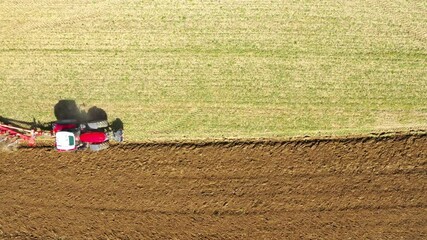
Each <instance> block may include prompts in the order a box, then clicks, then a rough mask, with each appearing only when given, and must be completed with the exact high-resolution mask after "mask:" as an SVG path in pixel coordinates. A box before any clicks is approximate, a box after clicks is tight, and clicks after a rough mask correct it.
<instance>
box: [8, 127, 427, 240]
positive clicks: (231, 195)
mask: <svg viewBox="0 0 427 240" xmlns="http://www.w3.org/2000/svg"><path fill="white" fill-rule="evenodd" d="M426 188H427V136H426V135H425V134H424V135H412V136H409V135H405V136H402V135H400V136H399V135H398V136H390V137H383V138H368V137H365V138H349V139H332V140H326V139H325V140H296V141H282V142H281V141H252V142H213V143H208V142H204V143H163V144H162V143H146V144H126V145H117V146H114V147H112V148H110V149H109V150H107V151H104V152H98V153H90V152H77V153H58V152H55V151H54V150H51V149H50V148H37V149H20V150H19V151H15V152H1V153H0V196H1V197H0V238H4V239H151V238H154V239H301V238H312V239H333V238H338V239H348V238H350V239H366V238H368V239H427V191H426V190H427V189H426Z"/></svg>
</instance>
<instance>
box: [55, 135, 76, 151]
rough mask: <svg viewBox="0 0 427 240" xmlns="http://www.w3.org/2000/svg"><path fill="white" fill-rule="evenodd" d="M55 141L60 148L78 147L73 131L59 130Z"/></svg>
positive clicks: (70, 148) (71, 148)
mask: <svg viewBox="0 0 427 240" xmlns="http://www.w3.org/2000/svg"><path fill="white" fill-rule="evenodd" d="M55 141H56V148H57V149H58V150H63V151H69V150H73V149H75V148H76V137H75V136H74V134H73V133H71V132H65V131H61V132H57V133H56V135H55Z"/></svg>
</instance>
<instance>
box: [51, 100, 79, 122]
mask: <svg viewBox="0 0 427 240" xmlns="http://www.w3.org/2000/svg"><path fill="white" fill-rule="evenodd" d="M54 114H55V117H56V119H57V120H59V121H61V120H77V121H80V120H81V118H82V113H81V111H80V109H79V107H78V106H77V104H76V102H75V101H74V100H60V101H59V102H58V103H57V104H56V105H55V107H54Z"/></svg>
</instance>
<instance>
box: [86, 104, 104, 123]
mask: <svg viewBox="0 0 427 240" xmlns="http://www.w3.org/2000/svg"><path fill="white" fill-rule="evenodd" d="M107 119H108V117H107V113H106V112H105V110H104V109H102V108H99V107H96V106H95V107H91V108H89V110H88V111H87V121H88V122H99V121H107Z"/></svg>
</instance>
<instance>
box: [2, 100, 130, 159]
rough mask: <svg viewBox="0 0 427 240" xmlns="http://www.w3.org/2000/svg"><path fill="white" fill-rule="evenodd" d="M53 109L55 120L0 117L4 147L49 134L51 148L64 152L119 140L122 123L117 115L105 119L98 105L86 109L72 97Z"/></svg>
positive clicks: (32, 143)
mask: <svg viewBox="0 0 427 240" xmlns="http://www.w3.org/2000/svg"><path fill="white" fill-rule="evenodd" d="M54 113H55V117H56V118H57V121H53V122H48V123H40V122H36V121H35V120H33V122H24V121H18V120H13V119H8V118H4V117H0V142H4V143H7V144H6V146H7V147H10V146H14V145H17V144H20V143H22V142H25V143H26V144H27V145H28V146H35V144H36V141H35V140H36V138H37V137H40V136H51V137H54V138H55V148H56V149H57V150H58V151H61V152H66V151H76V150H82V149H90V150H92V151H99V150H102V149H106V148H108V146H109V142H110V140H114V141H116V142H122V141H123V123H122V122H121V120H120V119H116V120H115V121H113V122H111V123H110V122H108V121H107V114H106V113H105V111H104V110H102V109H101V108H97V107H92V108H90V109H89V110H88V112H87V113H86V112H85V111H81V110H80V108H78V107H77V105H76V103H75V101H73V100H61V101H59V102H58V103H57V104H56V105H55V108H54Z"/></svg>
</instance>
